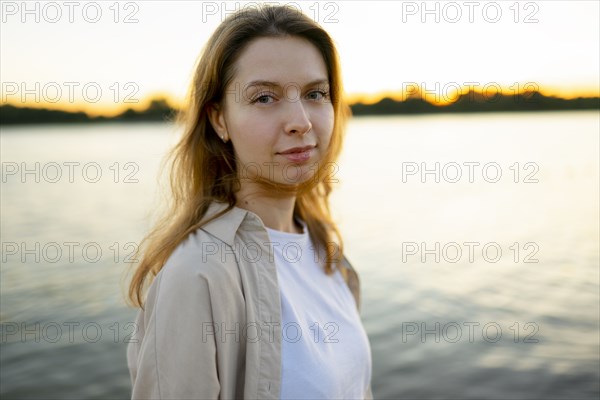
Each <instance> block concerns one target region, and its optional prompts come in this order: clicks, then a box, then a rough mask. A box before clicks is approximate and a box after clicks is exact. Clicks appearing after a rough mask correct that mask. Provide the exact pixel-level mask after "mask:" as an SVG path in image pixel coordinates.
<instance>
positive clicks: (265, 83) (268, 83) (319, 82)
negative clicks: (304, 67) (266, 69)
mask: <svg viewBox="0 0 600 400" xmlns="http://www.w3.org/2000/svg"><path fill="white" fill-rule="evenodd" d="M323 84H327V85H329V80H328V79H315V80H313V81H310V82H308V83H307V84H306V85H304V87H309V86H315V85H323ZM256 86H259V87H260V86H272V87H273V86H274V87H281V85H280V84H279V83H278V82H272V81H265V80H256V81H252V82H250V83H248V84H247V85H246V88H245V90H248V89H250V88H253V87H256Z"/></svg>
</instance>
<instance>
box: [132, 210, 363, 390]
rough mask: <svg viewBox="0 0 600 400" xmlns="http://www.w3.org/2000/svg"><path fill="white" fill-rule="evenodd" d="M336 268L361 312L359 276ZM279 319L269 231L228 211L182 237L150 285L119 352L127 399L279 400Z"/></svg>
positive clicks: (252, 217) (242, 213)
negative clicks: (129, 391)
mask: <svg viewBox="0 0 600 400" xmlns="http://www.w3.org/2000/svg"><path fill="white" fill-rule="evenodd" d="M223 208H225V204H223V203H213V204H211V206H210V207H209V209H208V212H207V216H212V215H213V214H214V213H216V212H218V211H220V210H222V209H223ZM342 266H343V267H345V268H346V269H347V271H348V274H347V283H348V286H349V288H350V291H351V293H352V295H353V296H354V299H355V300H356V307H357V309H358V310H359V311H360V281H359V277H358V274H357V273H356V271H355V270H354V269H353V268H352V266H351V264H350V263H349V262H348V260H347V259H346V258H344V261H343V262H342ZM281 320H282V318H281V305H280V296H279V286H278V283H277V271H276V267H275V262H274V259H273V256H272V249H270V248H269V236H268V233H267V230H266V229H265V227H264V224H263V222H262V221H261V219H260V218H259V217H258V216H257V215H256V214H255V213H253V212H251V211H248V210H244V209H242V208H239V207H234V208H233V209H232V210H230V211H228V212H227V213H226V214H224V215H223V216H221V217H219V218H217V219H215V220H213V221H211V222H209V223H208V224H205V225H204V226H202V228H200V229H198V230H196V231H195V232H193V233H192V234H190V235H189V236H188V237H187V238H186V239H185V240H184V241H183V242H182V243H181V244H180V245H179V246H178V247H177V248H176V249H175V251H174V252H173V254H172V255H171V256H170V257H169V259H168V260H167V262H166V263H165V265H164V266H163V268H162V269H161V270H160V272H159V273H158V274H157V276H156V277H155V279H154V281H153V282H152V284H151V285H150V288H149V289H148V296H147V299H146V303H145V310H141V309H140V310H139V312H138V315H137V319H136V332H135V333H134V335H133V336H132V338H131V339H132V340H131V342H130V343H129V344H128V346H127V364H128V367H129V371H130V375H131V381H132V385H133V391H132V399H237V398H244V399H277V398H278V396H279V394H280V388H281V340H282V332H281V328H282V326H281ZM372 397H373V395H372V392H371V387H370V385H369V388H368V390H367V392H366V393H365V395H364V398H365V399H372Z"/></svg>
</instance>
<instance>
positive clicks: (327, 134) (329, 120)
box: [313, 107, 335, 144]
mask: <svg viewBox="0 0 600 400" xmlns="http://www.w3.org/2000/svg"><path fill="white" fill-rule="evenodd" d="M334 123H335V117H334V114H333V107H331V109H330V110H329V109H328V110H323V112H322V113H319V114H318V117H317V118H316V120H315V123H313V125H317V128H318V129H317V132H318V134H319V140H320V141H321V143H323V144H328V143H329V141H330V139H331V136H332V134H333V126H334Z"/></svg>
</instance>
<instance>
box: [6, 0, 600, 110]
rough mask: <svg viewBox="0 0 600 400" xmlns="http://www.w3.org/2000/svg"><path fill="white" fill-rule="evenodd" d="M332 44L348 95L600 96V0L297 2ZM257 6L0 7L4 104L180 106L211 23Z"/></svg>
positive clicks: (53, 4)
mask: <svg viewBox="0 0 600 400" xmlns="http://www.w3.org/2000/svg"><path fill="white" fill-rule="evenodd" d="M271 3H274V4H289V5H291V6H294V7H296V8H298V9H300V10H301V11H302V12H304V13H305V14H307V15H308V16H309V17H311V18H312V19H313V20H315V21H316V22H318V23H319V24H320V25H321V26H323V27H324V28H325V29H326V30H327V31H328V32H329V33H330V35H331V36H332V37H333V39H334V41H335V42H336V45H337V47H338V51H339V53H340V57H341V61H342V72H343V79H344V85H345V89H346V92H347V94H348V95H349V96H350V99H352V100H364V101H367V102H372V101H375V100H377V99H378V98H380V97H382V96H383V95H394V96H395V97H396V98H401V96H402V93H403V91H406V89H407V88H412V87H415V85H416V86H418V87H420V88H421V91H422V92H423V91H426V92H430V93H431V94H429V95H428V96H429V100H436V99H438V100H440V101H442V102H443V100H444V99H446V100H450V99H452V98H453V96H454V94H453V91H454V90H455V88H457V87H459V86H460V87H473V88H478V89H482V88H484V87H485V88H488V89H490V88H491V89H492V90H497V89H496V88H498V87H500V88H501V90H502V92H503V93H513V92H515V91H520V90H522V89H524V88H525V89H539V90H541V91H542V92H543V93H545V94H552V95H559V96H563V97H576V96H580V95H584V96H590V95H598V94H599V88H600V77H599V75H600V73H599V71H600V61H599V59H600V30H599V26H600V22H599V21H600V6H599V4H600V2H599V1H596V0H590V1H561V0H552V1H515V0H512V1H495V2H493V1H454V2H448V1H427V2H423V1H369V2H367V1H320V2H317V1H310V0H309V1H296V2H283V1H282V2H271ZM253 4H256V2H252V3H250V2H237V1H231V2H222V1H209V2H199V1H172V2H167V1H120V2H116V1H97V2H88V1H72V2H69V1H64V2H62V1H55V2H39V1H29V2H26V3H23V2H22V1H0V7H1V8H0V11H1V31H0V45H1V46H0V80H1V83H2V87H1V99H0V102H1V103H11V104H15V105H27V106H32V107H37V106H39V107H42V106H45V107H51V108H61V109H68V110H82V111H86V112H88V113H90V114H93V115H94V114H95V115H98V114H106V115H111V114H114V113H117V112H120V111H122V110H123V107H133V108H141V107H143V106H145V105H146V104H147V101H148V99H149V98H150V97H152V96H158V95H166V96H168V97H169V98H170V99H171V100H172V101H173V102H174V103H175V104H177V103H178V102H179V101H180V100H181V99H183V98H184V96H185V94H186V92H187V88H188V85H189V83H190V81H191V78H192V74H193V67H194V64H195V62H196V59H197V57H198V55H199V54H200V51H201V49H202V47H203V45H204V44H205V43H206V41H207V39H208V38H209V36H210V35H211V33H212V32H213V31H214V29H215V28H216V27H217V26H218V24H219V23H220V22H221V21H222V20H223V19H224V18H225V17H226V16H227V15H228V14H229V13H231V12H233V11H234V10H236V9H240V8H244V7H250V6H252V5H253Z"/></svg>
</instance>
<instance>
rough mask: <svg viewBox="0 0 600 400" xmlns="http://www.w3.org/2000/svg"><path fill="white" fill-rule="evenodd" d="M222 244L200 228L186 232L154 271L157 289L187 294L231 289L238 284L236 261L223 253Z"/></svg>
mask: <svg viewBox="0 0 600 400" xmlns="http://www.w3.org/2000/svg"><path fill="white" fill-rule="evenodd" d="M225 246H226V244H225V243H223V242H221V241H219V240H218V239H216V238H215V237H213V236H212V235H210V234H209V233H207V232H205V231H204V230H202V229H201V228H199V229H197V230H196V231H194V232H192V233H190V234H189V235H188V236H187V237H186V238H185V239H184V240H183V241H182V242H181V243H180V244H179V245H178V246H177V247H176V248H175V250H174V251H173V253H172V254H171V256H170V257H169V258H168V259H167V261H166V262H165V264H164V266H163V267H162V269H161V270H160V271H159V273H158V274H157V276H156V280H157V281H158V284H159V288H157V290H158V291H159V292H160V293H166V292H168V293H171V294H175V295H178V296H184V297H188V296H193V295H204V296H206V295H210V294H211V293H217V292H220V291H222V290H226V291H227V290H228V291H231V289H232V288H235V287H236V286H239V285H240V276H239V268H238V265H237V262H236V261H235V259H234V258H232V257H224V254H226V249H225V248H224V247H225Z"/></svg>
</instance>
